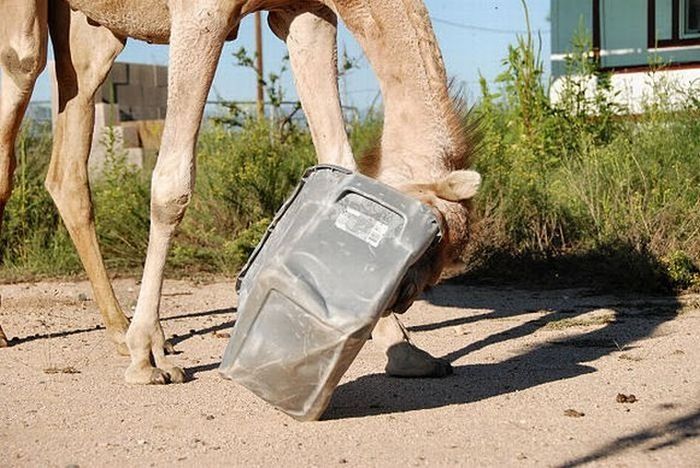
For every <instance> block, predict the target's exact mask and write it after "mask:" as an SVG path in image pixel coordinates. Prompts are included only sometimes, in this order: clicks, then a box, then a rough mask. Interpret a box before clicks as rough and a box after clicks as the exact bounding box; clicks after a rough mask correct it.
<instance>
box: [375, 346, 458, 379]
mask: <svg viewBox="0 0 700 468" xmlns="http://www.w3.org/2000/svg"><path fill="white" fill-rule="evenodd" d="M387 356H388V357H389V362H388V363H387V365H386V373H387V374H389V375H390V376H392V377H423V378H426V377H427V378H441V377H447V376H448V375H452V374H453V373H454V370H453V369H452V365H451V364H450V363H449V362H448V361H446V360H444V359H440V358H436V357H433V356H431V355H430V354H428V353H426V352H425V351H423V350H422V349H419V348H416V347H415V346H413V345H412V344H410V343H399V344H397V345H394V346H392V347H391V348H389V351H387Z"/></svg>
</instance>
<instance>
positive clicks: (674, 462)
mask: <svg viewBox="0 0 700 468" xmlns="http://www.w3.org/2000/svg"><path fill="white" fill-rule="evenodd" d="M137 289H138V286H137V285H136V284H135V282H134V281H133V280H119V281H117V282H116V290H117V294H118V296H119V298H120V300H121V301H122V303H123V304H125V305H126V306H128V307H131V306H132V305H133V304H134V301H135V297H136V294H137ZM164 292H165V297H164V300H163V310H164V315H165V317H166V320H165V322H164V326H165V329H166V333H168V334H176V335H177V337H176V338H175V342H176V347H177V349H178V350H179V351H181V354H179V355H178V356H176V359H177V361H178V362H179V363H180V364H181V365H183V366H184V367H186V368H187V369H188V371H189V373H190V374H191V375H192V376H193V380H192V381H190V382H189V383H186V384H184V385H177V386H167V387H135V386H128V385H126V384H125V383H123V380H122V373H123V371H124V368H125V366H126V364H127V360H126V359H125V358H122V357H117V356H115V353H114V352H113V351H112V347H111V346H110V345H109V344H108V343H107V342H106V341H105V338H104V332H103V331H102V330H96V329H95V328H96V327H97V326H98V325H99V323H100V322H99V318H98V314H97V311H96V307H95V304H94V302H92V301H91V300H90V299H89V298H90V296H91V294H90V290H89V286H88V284H87V283H85V282H81V283H37V284H17V285H5V286H0V294H1V295H2V299H3V300H2V307H0V323H1V324H2V325H3V327H4V328H5V331H6V332H7V334H8V336H11V337H12V336H14V337H18V338H16V339H15V342H14V344H13V346H12V347H11V348H8V349H2V350H0V421H2V424H1V425H0V457H1V458H0V459H2V465H4V466H36V465H50V466H64V467H65V466H68V465H81V466H99V465H114V466H143V465H158V466H161V465H172V464H175V463H181V464H183V465H195V464H197V465H203V466H210V465H232V464H233V465H247V466H259V465H285V466H324V467H325V466H334V465H341V464H342V465H356V466H387V465H394V466H397V465H398V466H408V465H410V466H421V465H432V466H437V465H440V466H442V465H481V466H486V465H489V466H494V465H507V466H510V465H519V466H520V465H526V466H527V465H537V466H560V465H568V466H577V465H579V464H584V463H593V464H594V465H605V466H630V467H637V466H647V465H656V464H664V465H666V466H700V344H699V343H700V297H698V296H686V297H682V298H679V299H674V298H661V299H660V298H640V297H636V298H623V299H621V298H617V297H613V296H598V295H592V294H587V293H586V292H585V291H581V290H556V291H527V290H518V289H508V288H485V287H467V286H457V285H446V286H442V287H440V288H438V289H436V290H435V291H433V292H431V293H430V294H429V296H428V297H427V298H426V300H423V301H420V302H419V303H417V304H416V305H415V306H414V307H413V309H411V311H410V312H409V313H408V314H407V315H406V316H405V318H406V322H407V323H408V324H409V326H410V327H411V328H412V329H413V332H414V339H415V341H416V342H417V343H418V344H419V345H421V346H423V347H424V348H426V349H427V350H428V351H430V352H431V353H433V354H436V355H441V356H447V357H449V358H450V359H452V360H454V365H455V371H456V372H455V375H454V376H452V377H449V378H446V379H442V380H401V379H392V378H388V377H386V376H385V375H383V373H382V370H383V366H384V359H383V356H382V355H381V354H380V353H379V352H378V351H376V350H375V349H374V348H373V347H372V345H371V343H368V345H367V346H365V348H364V349H363V350H362V352H361V353H360V355H359V357H358V359H357V360H356V361H355V363H354V364H353V366H352V367H351V369H350V370H349V372H348V373H347V375H346V376H345V378H344V379H343V383H342V384H341V386H340V387H339V389H338V390H337V392H336V394H335V396H334V399H333V401H332V403H331V407H330V409H329V411H328V412H327V414H326V419H325V420H324V421H322V422H317V423H298V422H296V421H294V420H292V419H291V418H289V417H287V416H285V415H284V414H282V413H280V412H278V411H276V410H275V409H273V408H271V407H269V406H268V405H267V404H265V403H264V402H262V401H260V400H258V399H257V398H256V397H254V396H253V395H251V394H250V393H248V392H247V391H246V390H245V389H242V388H240V387H237V386H236V385H235V384H233V383H231V382H228V381H224V380H222V379H221V378H219V376H218V374H217V372H216V366H217V364H218V362H219V359H220V356H221V353H222V351H223V348H224V346H225V345H226V342H227V340H226V338H225V332H226V331H227V330H228V329H229V328H230V326H231V324H232V321H233V320H234V318H235V314H234V309H233V307H234V305H235V303H236V299H235V295H234V294H233V288H232V285H231V284H230V283H215V284H206V285H196V284H192V283H188V282H174V281H171V282H167V283H166V286H165V289H164ZM72 370H75V371H77V372H79V373H65V372H69V371H72ZM52 371H53V372H56V371H58V373H50V372H52ZM619 393H622V394H625V395H629V394H634V395H635V396H636V398H637V399H638V401H637V402H635V403H619V402H617V401H616V397H617V395H618V394H619ZM567 410H573V411H568V414H570V415H569V416H567V415H566V413H567ZM581 413H582V414H584V415H583V416H579V417H575V415H576V414H581ZM572 415H573V416H572Z"/></svg>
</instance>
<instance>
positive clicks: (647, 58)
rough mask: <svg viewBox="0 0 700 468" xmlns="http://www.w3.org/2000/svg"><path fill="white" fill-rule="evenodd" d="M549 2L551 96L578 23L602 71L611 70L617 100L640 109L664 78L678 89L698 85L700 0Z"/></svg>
mask: <svg viewBox="0 0 700 468" xmlns="http://www.w3.org/2000/svg"><path fill="white" fill-rule="evenodd" d="M551 5H552V7H551V18H552V56H551V61H552V79H553V82H552V87H551V92H550V94H551V97H552V99H553V100H555V101H556V100H557V98H558V96H559V92H560V90H561V84H562V76H564V75H565V73H566V72H567V70H566V58H567V54H569V53H571V52H572V39H573V36H574V34H576V32H577V31H579V30H580V29H581V28H580V25H582V26H583V28H584V31H585V33H586V34H588V35H589V39H590V44H591V45H592V49H593V53H594V54H596V56H597V57H598V59H599V63H600V66H601V68H602V70H605V71H609V72H611V74H612V79H611V81H612V86H613V89H614V90H615V92H616V93H617V97H616V100H618V101H619V102H620V103H622V104H624V105H626V106H627V107H628V108H630V110H631V111H632V112H635V111H640V110H641V105H642V102H643V101H644V100H645V99H648V98H649V97H650V96H651V91H652V86H653V85H654V83H655V82H658V80H659V78H660V77H663V81H664V82H666V83H672V84H673V86H674V87H676V88H677V89H684V90H687V89H689V88H691V87H694V86H695V87H700V0H552V4H551ZM655 80H656V81H655ZM590 86H591V87H594V86H595V84H594V83H590Z"/></svg>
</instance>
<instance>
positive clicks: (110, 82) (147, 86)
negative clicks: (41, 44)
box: [49, 62, 168, 174]
mask: <svg viewBox="0 0 700 468" xmlns="http://www.w3.org/2000/svg"><path fill="white" fill-rule="evenodd" d="M49 70H50V72H51V80H52V83H53V86H52V88H53V92H52V110H53V112H52V114H53V116H54V118H55V116H56V114H57V102H58V97H57V87H56V81H55V77H54V76H55V73H54V67H53V64H50V65H49ZM167 99H168V67H166V66H159V65H147V64H135V63H123V62H116V63H114V65H113V66H112V69H111V71H110V73H109V75H108V76H107V78H106V79H105V82H104V83H103V84H102V86H101V87H100V88H99V89H98V90H97V92H96V93H95V126H94V133H93V139H92V147H91V149H90V159H89V160H88V167H89V170H90V173H91V174H98V173H100V171H101V170H102V168H103V166H104V163H105V158H106V156H107V154H108V153H109V152H112V153H116V154H119V155H122V156H124V158H125V159H126V162H127V163H129V164H132V165H135V166H138V167H144V166H146V167H148V166H152V165H153V163H154V159H155V153H156V152H157V150H158V149H159V147H160V137H161V134H162V131H163V123H164V119H165V113H166V104H167Z"/></svg>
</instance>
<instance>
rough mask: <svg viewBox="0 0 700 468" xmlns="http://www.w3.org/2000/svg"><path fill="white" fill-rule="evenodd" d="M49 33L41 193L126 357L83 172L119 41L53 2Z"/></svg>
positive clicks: (122, 319) (123, 322)
mask: <svg viewBox="0 0 700 468" xmlns="http://www.w3.org/2000/svg"><path fill="white" fill-rule="evenodd" d="M54 7H55V8H54ZM50 29H51V39H52V42H53V47H54V55H55V57H56V78H57V81H58V95H59V112H58V119H57V121H56V126H55V129H54V143H53V151H52V154H51V164H50V165H49V170H48V173H47V175H46V188H47V190H48V191H49V193H50V194H51V197H52V198H53V200H54V202H55V204H56V207H57V208H58V211H59V212H60V214H61V217H62V218H63V222H64V224H65V226H66V228H67V229H68V232H69V233H70V236H71V239H72V240H73V243H74V244H75V247H76V249H77V251H78V255H79V256H80V259H81V261H82V263H83V266H84V267H85V271H86V272H87V275H88V278H89V279H90V283H91V284H92V288H93V293H94V296H95V301H96V303H97V305H98V307H99V309H100V313H101V314H102V318H103V320H104V323H105V326H106V328H107V335H108V337H109V338H110V340H111V341H112V342H114V343H115V344H116V346H117V350H118V351H119V352H120V353H121V354H127V353H128V349H127V348H126V342H125V336H126V330H127V328H128V325H129V322H128V320H127V318H126V316H125V315H124V313H123V311H122V309H121V307H120V306H119V303H118V302H117V299H116V297H115V295H114V291H113V289H112V285H111V284H110V281H109V277H108V276H107V271H106V270H105V266H104V262H103V260H102V255H101V253H100V247H99V245H98V242H97V234H96V233H95V221H94V217H93V210H92V201H91V198H90V187H89V182H88V172H87V161H88V156H89V154H90V144H91V141H92V130H93V124H94V120H95V106H94V95H95V92H96V90H97V88H98V87H99V86H100V84H102V82H103V81H104V79H105V78H106V76H107V74H108V72H109V70H110V68H111V66H112V63H113V61H114V59H115V58H116V56H117V55H118V54H119V52H120V51H121V50H122V48H123V47H124V40H123V39H120V38H117V37H115V36H114V35H113V33H112V32H110V31H109V30H108V29H105V28H102V27H99V26H92V25H89V24H88V22H87V19H86V18H85V16H84V15H83V14H82V13H79V12H73V13H71V12H70V10H69V9H68V7H67V5H66V4H64V3H58V2H56V3H55V4H53V7H52V11H51V18H50Z"/></svg>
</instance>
